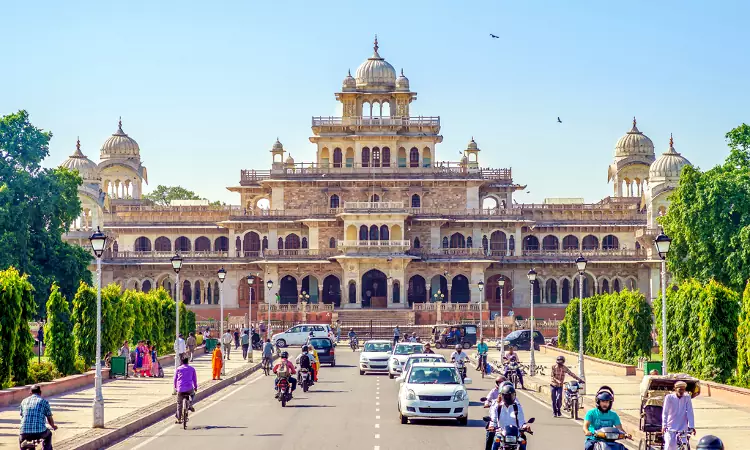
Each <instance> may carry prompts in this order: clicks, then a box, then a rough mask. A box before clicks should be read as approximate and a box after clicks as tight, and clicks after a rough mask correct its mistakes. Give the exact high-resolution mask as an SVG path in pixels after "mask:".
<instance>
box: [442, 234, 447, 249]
mask: <svg viewBox="0 0 750 450" xmlns="http://www.w3.org/2000/svg"><path fill="white" fill-rule="evenodd" d="M443 248H448V236H443Z"/></svg>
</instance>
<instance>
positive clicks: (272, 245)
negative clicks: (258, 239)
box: [268, 228, 279, 250]
mask: <svg viewBox="0 0 750 450" xmlns="http://www.w3.org/2000/svg"><path fill="white" fill-rule="evenodd" d="M268 249H269V250H278V249H279V234H278V231H277V230H276V228H271V229H269V230H268Z"/></svg>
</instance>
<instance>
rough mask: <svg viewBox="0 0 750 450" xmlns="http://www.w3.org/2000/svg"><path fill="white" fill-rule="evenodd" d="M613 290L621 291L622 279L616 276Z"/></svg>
mask: <svg viewBox="0 0 750 450" xmlns="http://www.w3.org/2000/svg"><path fill="white" fill-rule="evenodd" d="M612 291H614V292H620V280H619V279H618V278H615V281H613V282H612Z"/></svg>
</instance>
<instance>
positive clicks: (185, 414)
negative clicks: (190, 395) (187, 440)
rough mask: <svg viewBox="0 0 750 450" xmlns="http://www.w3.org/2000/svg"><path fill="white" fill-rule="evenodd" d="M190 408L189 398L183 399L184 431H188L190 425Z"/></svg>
mask: <svg viewBox="0 0 750 450" xmlns="http://www.w3.org/2000/svg"><path fill="white" fill-rule="evenodd" d="M189 407H190V402H189V401H188V399H187V398H183V399H182V429H183V430H187V423H188V412H189V411H188V408H189Z"/></svg>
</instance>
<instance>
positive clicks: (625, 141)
mask: <svg viewBox="0 0 750 450" xmlns="http://www.w3.org/2000/svg"><path fill="white" fill-rule="evenodd" d="M654 159H655V157H654V143H653V142H652V141H651V139H649V137H648V136H646V135H645V134H643V133H641V131H640V130H639V129H638V127H637V126H636V120H635V117H633V128H631V129H630V131H628V133H627V134H626V135H625V136H623V137H621V138H620V140H618V141H617V145H615V159H614V162H613V163H612V164H611V165H610V166H609V170H608V171H607V182H610V181H611V182H612V183H613V184H614V185H615V190H614V191H615V192H614V195H615V197H641V196H643V192H644V188H645V183H646V180H647V179H648V170H649V166H650V165H651V163H652V162H654Z"/></svg>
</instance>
